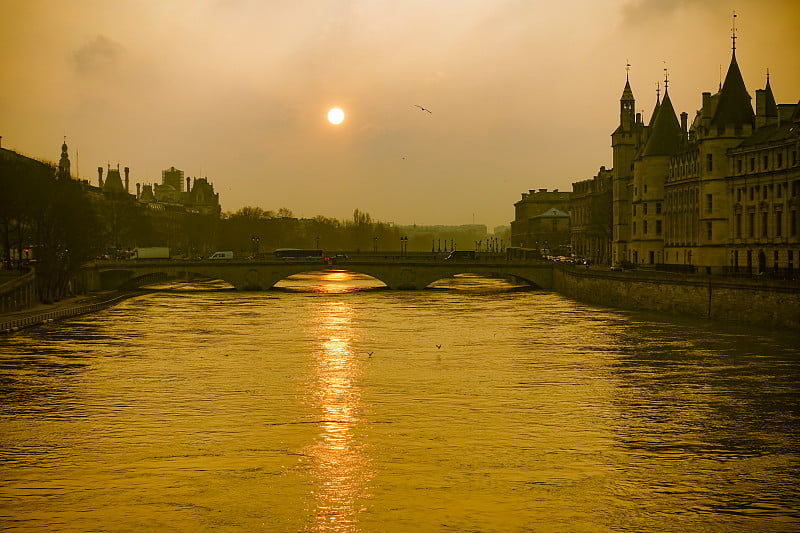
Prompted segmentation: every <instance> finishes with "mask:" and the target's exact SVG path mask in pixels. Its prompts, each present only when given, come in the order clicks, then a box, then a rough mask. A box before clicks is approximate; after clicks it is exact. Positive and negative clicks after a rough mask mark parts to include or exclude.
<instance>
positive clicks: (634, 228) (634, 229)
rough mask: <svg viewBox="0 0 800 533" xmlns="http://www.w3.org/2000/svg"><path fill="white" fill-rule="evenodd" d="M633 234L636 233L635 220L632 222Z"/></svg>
mask: <svg viewBox="0 0 800 533" xmlns="http://www.w3.org/2000/svg"><path fill="white" fill-rule="evenodd" d="M633 234H634V235H636V222H634V223H633Z"/></svg>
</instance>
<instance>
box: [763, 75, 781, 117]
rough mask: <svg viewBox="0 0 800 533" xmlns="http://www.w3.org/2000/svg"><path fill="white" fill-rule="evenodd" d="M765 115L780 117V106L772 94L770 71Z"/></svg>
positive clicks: (765, 93)
mask: <svg viewBox="0 0 800 533" xmlns="http://www.w3.org/2000/svg"><path fill="white" fill-rule="evenodd" d="M764 98H765V100H764V104H765V106H764V108H765V109H764V114H765V115H766V116H768V117H777V116H778V105H777V104H776V103H775V96H774V95H773V94H772V87H770V86H769V70H767V86H766V87H764Z"/></svg>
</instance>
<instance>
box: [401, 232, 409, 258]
mask: <svg viewBox="0 0 800 533" xmlns="http://www.w3.org/2000/svg"><path fill="white" fill-rule="evenodd" d="M406 253H408V237H405V236H403V237H400V257H405V256H406Z"/></svg>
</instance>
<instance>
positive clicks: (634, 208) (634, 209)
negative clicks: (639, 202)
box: [633, 204, 636, 216]
mask: <svg viewBox="0 0 800 533" xmlns="http://www.w3.org/2000/svg"><path fill="white" fill-rule="evenodd" d="M633 216H636V204H633Z"/></svg>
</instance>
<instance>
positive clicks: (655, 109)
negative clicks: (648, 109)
mask: <svg viewBox="0 0 800 533" xmlns="http://www.w3.org/2000/svg"><path fill="white" fill-rule="evenodd" d="M660 107H661V94H659V93H658V92H657V93H656V105H655V106H654V107H653V114H651V115H650V122H649V123H648V124H647V125H648V126H649V127H652V126H653V122H655V120H656V115H657V114H658V109H659V108H660Z"/></svg>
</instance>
